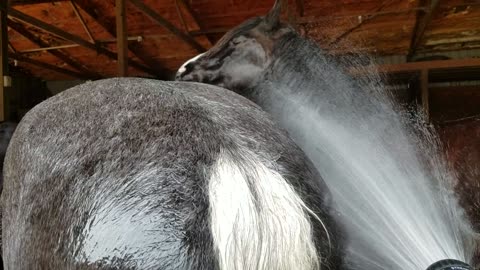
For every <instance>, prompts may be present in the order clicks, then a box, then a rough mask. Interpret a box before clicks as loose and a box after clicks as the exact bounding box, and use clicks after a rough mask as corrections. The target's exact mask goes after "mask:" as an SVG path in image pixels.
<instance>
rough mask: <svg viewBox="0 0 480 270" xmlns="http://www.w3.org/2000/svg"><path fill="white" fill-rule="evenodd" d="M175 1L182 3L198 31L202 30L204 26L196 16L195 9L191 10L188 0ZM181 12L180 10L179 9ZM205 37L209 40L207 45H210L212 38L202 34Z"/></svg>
mask: <svg viewBox="0 0 480 270" xmlns="http://www.w3.org/2000/svg"><path fill="white" fill-rule="evenodd" d="M177 3H180V4H182V6H183V7H184V9H185V10H186V11H187V13H188V15H189V16H190V17H191V18H192V19H193V22H194V23H195V25H196V26H197V27H198V30H199V31H202V30H203V29H205V26H204V25H203V24H202V22H201V21H200V19H199V18H198V14H197V13H196V12H195V10H193V8H192V7H191V6H190V4H189V3H188V1H186V0H177ZM180 12H181V11H180ZM185 30H186V31H189V30H188V29H185ZM204 36H205V38H207V40H208V42H209V44H208V45H209V46H212V44H213V42H214V41H213V39H211V38H210V37H209V36H208V35H204Z"/></svg>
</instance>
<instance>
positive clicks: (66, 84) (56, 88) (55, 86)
mask: <svg viewBox="0 0 480 270" xmlns="http://www.w3.org/2000/svg"><path fill="white" fill-rule="evenodd" d="M84 82H85V81H83V80H74V81H47V83H46V84H47V88H48V91H49V92H50V93H51V95H52V96H54V95H56V94H58V93H60V92H62V91H65V90H67V89H68V88H71V87H74V86H76V85H79V84H82V83H84Z"/></svg>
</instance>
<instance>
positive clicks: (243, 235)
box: [209, 152, 328, 270]
mask: <svg viewBox="0 0 480 270" xmlns="http://www.w3.org/2000/svg"><path fill="white" fill-rule="evenodd" d="M238 156H240V157H241V159H238V158H237V157H238ZM209 199H210V212H211V213H210V215H211V230H212V235H213V242H214V246H215V248H216V253H217V256H218V261H219V264H220V269H221V270H234V269H248V270H257V269H258V270H270V269H276V270H290V269H298V270H310V269H319V268H320V257H319V254H318V253H317V250H316V248H315V243H314V240H313V229H312V226H311V224H310V218H309V216H308V214H311V215H312V216H313V217H314V218H315V219H317V220H318V221H319V222H321V220H320V219H319V218H318V216H316V215H315V214H314V213H313V212H312V211H311V210H310V209H309V208H308V207H307V206H306V205H305V203H304V202H303V201H302V200H301V198H300V197H299V195H298V194H297V193H296V192H295V190H294V189H293V187H291V186H290V185H289V183H288V182H287V181H286V180H285V179H284V178H283V177H282V175H281V174H280V173H279V172H276V171H274V170H272V169H270V168H268V167H267V166H266V165H265V164H264V163H262V162H261V161H260V159H259V158H258V157H257V156H256V155H255V154H253V153H247V154H245V153H244V154H242V155H240V154H239V155H235V158H232V157H231V155H229V154H227V153H225V152H222V153H221V154H220V155H219V157H218V159H217V161H216V163H215V165H214V167H213V169H212V171H211V175H210V182H209ZM322 225H323V223H322ZM324 228H325V226H324ZM327 234H328V232H327Z"/></svg>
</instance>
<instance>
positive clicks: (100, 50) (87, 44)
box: [8, 8, 155, 75]
mask: <svg viewBox="0 0 480 270" xmlns="http://www.w3.org/2000/svg"><path fill="white" fill-rule="evenodd" d="M8 15H9V16H11V17H14V18H16V19H18V20H21V21H23V22H25V23H28V24H30V25H32V26H34V27H36V28H39V29H42V30H43V31H45V32H47V33H50V34H52V35H55V36H58V37H61V38H63V39H65V40H68V41H71V42H73V43H76V44H79V45H81V46H82V47H85V48H87V49H90V50H92V51H95V52H97V53H100V54H103V55H105V56H107V57H109V58H110V59H113V60H117V54H116V53H114V52H112V51H109V50H107V49H105V48H103V47H101V46H97V45H96V44H93V43H91V42H89V41H86V40H84V39H83V38H81V37H79V36H77V35H74V34H71V33H68V32H66V31H64V30H62V29H60V28H58V27H55V26H53V25H50V24H48V23H45V22H43V21H40V20H38V19H36V18H34V17H31V16H29V15H27V14H25V13H22V12H20V11H18V10H16V9H13V8H9V9H8ZM130 65H131V66H132V67H135V68H137V69H139V70H141V71H144V72H146V73H150V74H152V75H155V72H153V71H152V70H151V69H149V68H147V67H145V66H144V65H141V64H139V63H137V62H134V61H130Z"/></svg>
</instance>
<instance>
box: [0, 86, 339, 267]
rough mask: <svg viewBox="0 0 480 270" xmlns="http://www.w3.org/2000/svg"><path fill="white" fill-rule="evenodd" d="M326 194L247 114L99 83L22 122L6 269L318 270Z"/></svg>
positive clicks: (190, 93)
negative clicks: (316, 269)
mask: <svg viewBox="0 0 480 270" xmlns="http://www.w3.org/2000/svg"><path fill="white" fill-rule="evenodd" d="M329 201H330V195H329V193H328V191H327V190H326V188H325V186H324V185H323V182H322V180H321V178H320V176H319V175H318V173H317V172H316V171H315V169H313V167H312V165H311V163H310V162H309V161H308V159H307V158H306V157H305V155H304V154H303V152H302V151H301V150H300V149H299V148H298V147H297V146H296V145H295V144H294V143H293V141H291V140H290V139H289V138H288V136H287V135H286V133H285V132H283V131H281V130H280V129H279V128H278V127H277V126H276V124H275V123H274V122H273V121H272V120H271V119H270V117H269V116H268V115H266V114H265V113H264V112H263V111H261V110H260V109H259V107H257V106H256V105H254V104H253V103H252V102H250V101H248V100H247V99H245V98H242V97H240V96H238V95H236V94H234V93H233V92H231V91H227V90H224V89H221V88H218V87H214V86H208V85H204V84H196V83H178V82H177V83H176V82H161V81H154V80H145V79H109V80H102V81H97V82H90V83H86V84H83V85H80V86H77V87H74V88H72V89H69V90H67V91H65V92H62V93H60V94H58V95H56V96H54V97H52V98H50V99H48V100H46V101H45V102H43V103H41V104H40V105H38V106H37V107H35V108H34V109H32V110H31V111H30V112H29V113H28V114H27V115H26V116H25V117H24V119H23V120H22V121H21V123H20V124H19V126H18V128H17V131H16V132H15V134H14V137H13V139H12V141H11V144H10V147H9V149H8V152H7V156H6V161H5V182H4V191H3V194H2V202H3V205H4V216H3V226H4V231H3V237H4V239H3V245H4V250H3V255H4V261H5V267H6V269H315V268H318V267H319V266H320V265H319V264H320V263H322V264H328V263H329V260H330V258H331V256H335V255H337V254H336V250H335V248H334V245H333V241H334V240H335V239H336V238H335V228H336V226H335V222H334V221H333V219H332V218H331V214H330V210H329V204H330V202H329Z"/></svg>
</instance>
